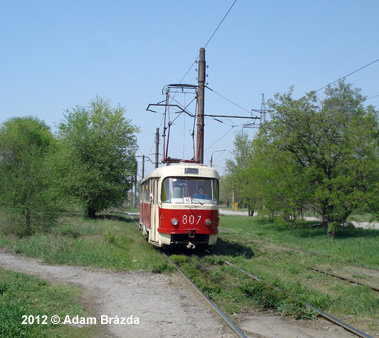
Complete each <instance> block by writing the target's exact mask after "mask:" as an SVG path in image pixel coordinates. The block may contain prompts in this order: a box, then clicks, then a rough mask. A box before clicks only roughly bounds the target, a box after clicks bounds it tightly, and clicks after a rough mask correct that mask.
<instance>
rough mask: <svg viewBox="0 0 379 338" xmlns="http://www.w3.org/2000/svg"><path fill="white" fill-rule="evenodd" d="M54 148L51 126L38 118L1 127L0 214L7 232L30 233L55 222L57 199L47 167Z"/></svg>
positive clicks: (19, 120) (30, 118)
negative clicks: (48, 158) (36, 228)
mask: <svg viewBox="0 0 379 338" xmlns="http://www.w3.org/2000/svg"><path fill="white" fill-rule="evenodd" d="M54 145H55V140H54V137H53V135H52V134H51V132H50V129H49V127H48V126H46V124H45V123H44V122H42V121H39V120H38V119H36V118H33V117H25V118H12V119H10V120H8V121H6V122H5V123H4V124H3V125H2V126H1V129H0V201H1V206H0V214H1V216H2V220H3V222H4V223H5V224H3V228H6V230H9V231H12V232H16V233H18V234H19V235H24V234H31V233H32V232H33V229H34V228H35V227H37V226H43V227H45V226H48V225H51V224H52V223H53V222H54V221H55V219H56V216H57V200H56V198H55V196H54V194H53V193H52V181H51V176H50V174H49V170H48V166H47V165H46V163H47V162H46V159H47V157H48V155H49V153H50V152H51V151H52V149H54Z"/></svg>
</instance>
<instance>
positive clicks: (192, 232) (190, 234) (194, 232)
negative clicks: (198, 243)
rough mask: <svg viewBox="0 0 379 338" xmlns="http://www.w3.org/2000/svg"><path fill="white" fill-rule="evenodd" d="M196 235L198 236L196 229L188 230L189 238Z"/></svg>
mask: <svg viewBox="0 0 379 338" xmlns="http://www.w3.org/2000/svg"><path fill="white" fill-rule="evenodd" d="M195 236H196V230H190V231H188V237H189V238H195Z"/></svg>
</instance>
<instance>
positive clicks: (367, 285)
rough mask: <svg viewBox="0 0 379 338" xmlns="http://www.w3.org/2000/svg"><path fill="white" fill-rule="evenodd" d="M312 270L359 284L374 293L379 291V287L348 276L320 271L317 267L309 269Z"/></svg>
mask: <svg viewBox="0 0 379 338" xmlns="http://www.w3.org/2000/svg"><path fill="white" fill-rule="evenodd" d="M309 269H310V270H313V271H316V272H320V273H323V274H325V275H329V276H333V277H336V278H339V279H342V280H346V281H348V282H351V283H355V284H359V285H362V286H366V287H368V288H370V289H372V290H374V291H379V287H377V286H372V285H370V284H367V283H363V282H361V281H359V280H358V279H355V278H350V277H346V276H342V275H339V274H337V273H335V272H330V271H325V270H322V269H319V268H315V267H309Z"/></svg>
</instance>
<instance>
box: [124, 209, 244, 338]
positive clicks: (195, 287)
mask: <svg viewBox="0 0 379 338" xmlns="http://www.w3.org/2000/svg"><path fill="white" fill-rule="evenodd" d="M125 214H126V215H128V216H129V217H130V218H131V219H132V220H133V221H134V223H136V224H137V225H138V223H137V222H136V220H135V219H134V218H133V215H131V214H130V213H127V212H126V213H125ZM162 254H163V255H164V256H165V257H166V258H167V260H168V261H169V262H170V263H171V264H172V265H173V266H174V267H175V268H176V269H177V270H178V271H179V273H180V274H181V275H182V276H183V277H184V278H185V279H186V280H187V281H188V283H190V284H191V285H192V286H193V287H194V289H195V290H196V291H197V292H198V293H199V294H200V295H201V296H202V297H203V298H204V299H205V300H206V301H207V303H208V304H210V305H211V307H212V308H213V309H214V310H215V311H216V312H217V314H218V315H219V316H220V317H221V318H222V319H223V320H224V321H225V322H226V323H227V324H228V326H229V327H230V328H231V329H232V330H233V331H234V333H235V334H236V335H237V336H238V337H240V338H247V337H246V336H245V334H244V333H243V332H242V331H241V330H240V329H239V328H238V327H237V326H236V325H235V324H234V323H233V322H232V321H231V320H230V319H229V317H228V316H227V315H226V314H225V313H224V312H222V311H221V310H220V308H219V307H218V306H217V305H216V304H215V303H213V302H212V301H211V300H210V299H209V297H208V296H207V295H206V294H205V293H203V292H202V291H201V290H200V289H199V288H198V287H197V285H196V284H195V283H194V282H192V280H191V279H190V278H189V277H188V276H187V275H186V274H185V273H184V271H183V270H182V269H181V268H180V267H179V266H178V265H177V264H175V263H174V262H173V260H172V259H171V258H170V257H169V256H168V255H166V254H165V253H164V252H162Z"/></svg>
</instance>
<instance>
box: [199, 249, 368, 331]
mask: <svg viewBox="0 0 379 338" xmlns="http://www.w3.org/2000/svg"><path fill="white" fill-rule="evenodd" d="M205 251H206V252H207V253H208V254H210V255H213V256H215V257H217V258H218V259H221V260H222V261H224V262H225V264H228V265H229V266H232V267H234V268H236V269H237V270H239V271H241V272H242V273H244V274H245V275H247V276H249V277H250V278H252V279H254V280H256V281H259V282H262V279H260V278H259V277H257V276H254V275H253V274H251V273H249V272H247V271H246V270H244V269H242V268H240V267H239V266H237V265H235V264H233V263H231V262H229V261H227V260H225V259H223V258H222V257H220V256H218V255H215V254H213V253H212V252H210V251H209V250H205ZM266 283H267V282H266ZM267 284H268V285H269V286H270V287H272V288H274V289H276V290H278V291H281V292H282V290H281V289H279V288H277V287H276V286H274V285H271V284H269V283H267ZM292 297H293V298H294V299H296V300H298V301H300V302H301V303H303V304H304V305H305V306H306V307H308V308H310V309H312V310H313V311H316V312H317V313H318V314H319V315H320V316H321V317H323V318H325V319H326V320H328V321H330V322H332V323H333V324H336V325H338V326H341V327H343V328H344V329H345V330H347V331H349V332H351V333H353V334H355V335H356V336H358V337H362V338H372V337H371V336H369V335H368V334H366V333H364V332H362V331H360V330H358V329H356V328H354V327H352V326H351V325H349V324H347V323H345V322H343V321H341V320H339V319H337V318H335V317H333V316H331V315H329V314H327V313H325V312H324V311H321V310H320V309H318V308H316V307H314V306H312V305H310V304H308V303H306V302H303V301H302V300H300V299H298V298H296V297H294V296H292Z"/></svg>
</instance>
